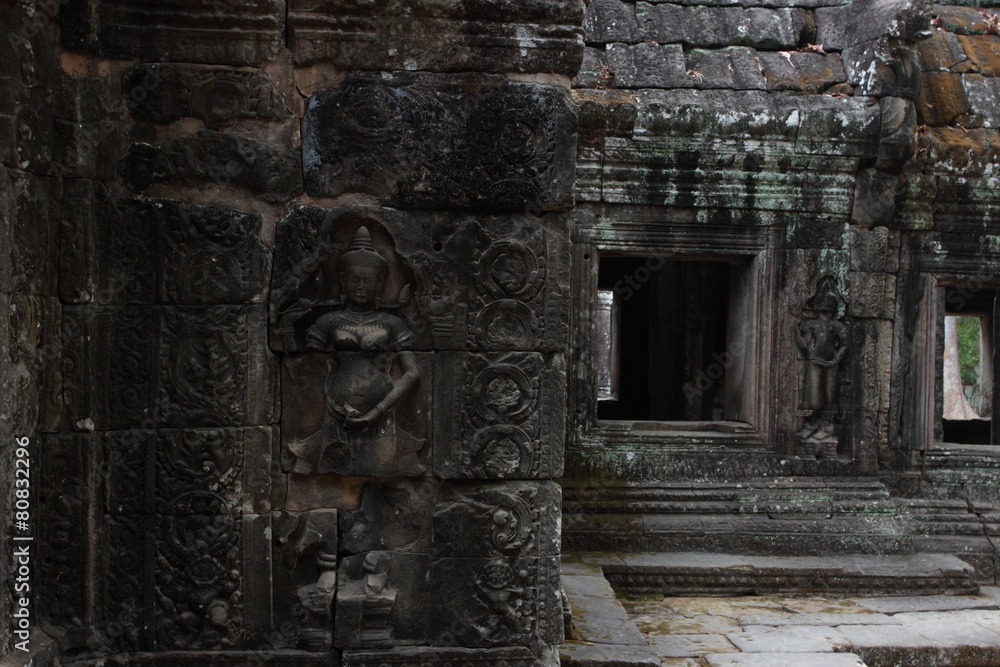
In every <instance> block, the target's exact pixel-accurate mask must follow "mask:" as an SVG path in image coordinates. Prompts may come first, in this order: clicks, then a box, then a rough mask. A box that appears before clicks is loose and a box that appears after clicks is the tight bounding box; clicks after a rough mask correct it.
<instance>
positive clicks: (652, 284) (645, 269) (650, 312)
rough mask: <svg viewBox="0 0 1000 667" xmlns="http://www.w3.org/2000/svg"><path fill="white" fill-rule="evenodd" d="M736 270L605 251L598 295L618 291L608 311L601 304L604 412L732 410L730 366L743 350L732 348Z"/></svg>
mask: <svg viewBox="0 0 1000 667" xmlns="http://www.w3.org/2000/svg"><path fill="white" fill-rule="evenodd" d="M731 273H732V271H731V267H730V265H729V264H728V263H726V262H711V261H686V260H667V259H662V258H658V257H602V258H601V262H600V268H599V275H598V289H599V291H600V294H601V296H600V297H599V298H600V299H601V302H602V303H611V302H609V296H608V295H609V294H610V293H613V295H614V297H615V298H614V302H613V303H611V305H610V306H608V308H609V310H606V312H608V313H609V314H608V315H607V316H604V315H601V314H600V311H601V310H602V308H604V307H603V306H602V308H599V309H598V310H599V315H598V322H597V326H598V330H599V331H598V336H597V339H598V355H599V361H598V377H599V385H600V386H599V387H598V399H599V400H598V419H601V420H635V421H721V420H725V419H730V418H732V417H731V415H729V414H727V409H726V405H725V401H726V386H725V385H726V374H727V371H728V370H729V369H730V366H732V364H733V361H734V359H735V358H736V356H738V354H739V352H738V351H734V350H728V351H727V325H728V318H729V302H730V294H731V291H732V290H731ZM604 378H607V382H605V381H604ZM612 379H614V384H615V385H616V386H614V387H611V385H610V384H608V383H610V382H611V380H612ZM729 412H732V410H730V411H729Z"/></svg>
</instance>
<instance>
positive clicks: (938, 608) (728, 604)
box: [622, 587, 1000, 667]
mask: <svg viewBox="0 0 1000 667" xmlns="http://www.w3.org/2000/svg"><path fill="white" fill-rule="evenodd" d="M622 603H623V605H624V607H625V610H626V611H627V612H628V617H629V619H630V620H631V621H633V622H634V623H635V625H636V627H637V628H638V630H639V631H640V632H641V633H642V634H643V635H644V636H645V638H646V641H647V643H648V644H649V646H650V647H651V648H652V650H653V652H654V653H655V654H656V655H657V656H658V657H659V659H660V662H661V664H662V665H670V666H672V667H696V666H697V667H705V666H710V667H723V666H725V667H730V666H732V667H812V666H815V667H856V666H861V665H868V667H882V666H888V665H894V666H895V665H899V666H903V667H918V666H920V665H928V666H934V667H944V666H945V665H948V666H959V665H1000V589H997V588H993V587H984V588H983V589H982V592H981V594H980V595H963V596H911V597H877V598H839V599H838V598H830V597H786V596H767V597H736V598H705V597H684V598H679V597H670V598H663V599H662V600H657V601H650V600H646V601H627V600H626V601H622Z"/></svg>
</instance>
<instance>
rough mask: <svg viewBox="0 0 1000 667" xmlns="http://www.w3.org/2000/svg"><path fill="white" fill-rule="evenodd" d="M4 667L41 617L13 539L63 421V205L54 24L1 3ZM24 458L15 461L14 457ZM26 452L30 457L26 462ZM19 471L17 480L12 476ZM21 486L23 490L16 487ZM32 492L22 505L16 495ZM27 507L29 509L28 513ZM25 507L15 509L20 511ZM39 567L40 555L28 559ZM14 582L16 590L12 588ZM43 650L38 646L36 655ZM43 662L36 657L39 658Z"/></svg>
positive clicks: (0, 643) (20, 532) (30, 9)
mask: <svg viewBox="0 0 1000 667" xmlns="http://www.w3.org/2000/svg"><path fill="white" fill-rule="evenodd" d="M0 23H2V24H3V26H4V29H3V33H4V35H3V39H2V40H0V99H2V100H3V101H2V102H0V313H3V319H2V320H0V486H2V487H3V488H4V492H2V493H0V513H2V515H3V516H4V517H5V519H4V521H5V525H4V527H3V528H2V529H0V553H2V554H3V556H2V557H0V580H2V581H3V582H4V583H3V586H2V587H0V618H2V619H3V621H2V622H0V659H2V658H4V657H5V656H7V655H8V653H12V652H13V653H16V654H18V655H24V653H23V652H20V651H19V650H18V648H17V645H18V644H20V646H21V647H22V648H27V647H28V643H26V642H27V639H28V638H27V637H26V636H25V634H24V630H23V628H21V627H20V624H19V623H18V625H15V623H16V621H15V620H14V616H15V612H16V613H17V614H18V616H19V617H20V616H23V614H24V613H25V612H27V613H28V614H29V616H30V619H31V622H32V623H31V624H32V625H33V626H35V627H37V620H38V607H37V606H36V605H35V603H34V600H32V605H31V606H29V607H28V608H26V609H24V608H22V607H21V605H20V603H19V600H20V599H21V598H22V597H27V598H29V599H30V598H31V591H29V590H26V589H25V588H24V585H25V583H31V582H30V581H26V577H24V575H23V573H21V572H19V569H20V564H18V563H15V562H14V560H13V554H14V550H15V547H23V546H25V544H27V543H26V542H15V541H14V540H13V538H14V537H25V536H30V535H32V534H33V533H34V531H35V529H36V528H37V526H39V525H41V513H40V512H39V510H38V507H37V496H36V495H35V492H36V491H37V488H38V481H39V477H38V470H39V465H40V464H41V457H40V451H39V450H40V443H41V440H42V438H43V435H42V434H44V433H46V432H51V431H55V430H58V428H59V411H60V403H61V397H60V384H61V379H60V354H61V352H60V347H61V346H60V339H59V321H60V313H61V304H60V302H59V298H58V289H57V282H56V266H57V261H58V235H59V223H58V217H59V195H60V190H61V182H60V179H59V178H58V176H59V173H58V165H57V164H56V163H54V159H53V153H54V151H55V143H56V142H55V136H54V135H55V131H56V113H57V112H56V110H57V106H58V105H57V101H58V99H59V90H58V87H54V86H53V82H55V81H58V78H59V68H58V64H57V59H56V37H55V35H56V31H55V29H54V26H53V24H52V21H51V16H46V15H45V14H44V13H42V12H41V11H40V9H39V8H38V7H36V6H35V3H30V2H2V3H0ZM19 449H21V450H22V451H21V452H19V451H18V450H19ZM23 450H27V454H28V456H24V451H23ZM18 469H20V472H17V470H18ZM18 479H20V481H18ZM17 489H21V493H22V494H23V493H24V491H25V490H29V491H31V495H30V498H28V499H25V498H23V497H21V498H18V497H17V496H16V495H15V494H16V490H17ZM25 500H27V501H28V503H29V508H28V509H27V510H25V509H24V505H23V503H24V501H25ZM17 502H21V503H22V505H21V507H20V508H18V507H17V505H16V503H17ZM16 511H21V512H25V511H27V512H28V513H29V515H30V518H29V524H30V525H29V528H28V529H27V530H25V529H18V528H17V526H16V525H15V523H14V521H15V519H16V518H17V517H18V515H17V514H16V513H15V512H16ZM33 554H34V556H35V557H36V558H37V556H38V553H37V551H34V552H33ZM18 579H20V581H19V580H18ZM32 648H34V649H40V648H41V647H40V645H39V643H38V642H36V643H35V645H34V646H33V647H32ZM36 655H38V656H39V657H41V655H42V654H41V653H37V652H36Z"/></svg>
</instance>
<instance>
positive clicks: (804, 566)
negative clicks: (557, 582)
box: [580, 553, 979, 596]
mask: <svg viewBox="0 0 1000 667" xmlns="http://www.w3.org/2000/svg"><path fill="white" fill-rule="evenodd" d="M580 560H581V562H582V563H585V564H589V565H597V566H599V567H600V569H601V571H602V572H603V573H604V575H605V577H606V578H607V580H608V582H610V584H611V585H612V586H613V587H614V589H615V591H616V592H617V593H618V594H619V595H627V596H643V595H664V596H684V595H765V594H772V593H796V594H809V593H829V594H855V595H858V594H865V595H890V594H891V595H931V594H938V595H940V594H946V595H969V594H975V593H977V592H978V591H979V586H978V584H977V583H976V574H975V570H974V568H973V567H972V566H970V565H968V564H967V563H965V562H964V561H962V560H960V559H958V558H956V557H955V556H952V555H949V554H928V553H922V554H913V555H895V556H872V555H835V556H793V557H780V556H737V555H728V554H715V553H655V554H624V555H623V554H586V555H581V557H580Z"/></svg>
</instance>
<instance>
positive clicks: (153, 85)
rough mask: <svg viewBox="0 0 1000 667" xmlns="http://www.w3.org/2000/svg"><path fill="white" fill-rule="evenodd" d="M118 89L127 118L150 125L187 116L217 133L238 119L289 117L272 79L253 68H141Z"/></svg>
mask: <svg viewBox="0 0 1000 667" xmlns="http://www.w3.org/2000/svg"><path fill="white" fill-rule="evenodd" d="M122 90H123V92H124V94H125V99H126V100H127V101H128V107H129V110H130V111H131V112H132V115H133V116H134V117H135V118H136V119H137V120H141V121H151V122H154V123H172V122H173V121H175V120H179V119H180V118H183V117H185V116H191V117H194V118H200V119H201V120H203V121H205V125H206V126H207V127H210V128H214V129H220V128H224V127H229V126H230V125H232V124H233V123H234V122H236V120H237V119H239V118H262V119H272V120H278V119H282V118H287V117H288V116H290V115H291V114H290V113H289V112H288V110H287V109H286V108H285V105H284V103H283V102H282V100H281V96H280V94H279V93H278V90H277V89H276V88H275V86H274V84H273V83H272V82H271V80H270V79H268V78H267V77H266V76H265V75H264V74H262V73H261V72H260V70H256V69H246V70H240V69H234V68H231V67H212V66H208V65H180V64H168V63H162V64H149V65H146V64H144V65H139V66H138V67H136V68H135V69H132V70H131V71H129V72H128V74H126V75H125V77H124V79H123V80H122Z"/></svg>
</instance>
